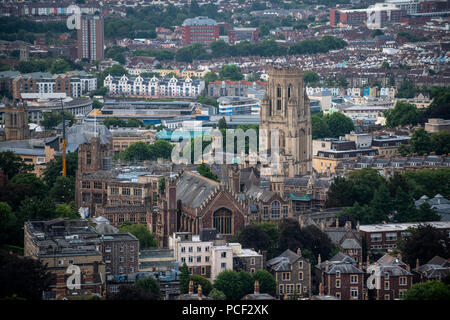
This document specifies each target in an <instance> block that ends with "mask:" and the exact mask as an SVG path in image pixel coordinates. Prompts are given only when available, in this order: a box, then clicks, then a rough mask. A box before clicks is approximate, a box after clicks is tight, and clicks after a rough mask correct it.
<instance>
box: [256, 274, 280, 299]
mask: <svg viewBox="0 0 450 320" xmlns="http://www.w3.org/2000/svg"><path fill="white" fill-rule="evenodd" d="M253 280H258V282H259V292H261V293H267V294H270V295H271V296H275V295H276V293H277V282H276V281H275V278H274V277H273V275H271V274H270V272H269V271H267V270H256V271H255V273H254V274H253Z"/></svg>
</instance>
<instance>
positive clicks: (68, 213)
mask: <svg viewBox="0 0 450 320" xmlns="http://www.w3.org/2000/svg"><path fill="white" fill-rule="evenodd" d="M55 215H56V217H59V218H69V219H79V218H80V215H79V214H78V211H77V208H76V206H75V203H74V202H72V203H71V204H70V205H69V204H65V203H63V204H59V205H58V206H57V207H56V209H55Z"/></svg>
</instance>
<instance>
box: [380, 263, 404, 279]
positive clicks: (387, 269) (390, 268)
mask: <svg viewBox="0 0 450 320" xmlns="http://www.w3.org/2000/svg"><path fill="white" fill-rule="evenodd" d="M380 272H382V273H383V274H385V273H388V274H389V275H390V276H411V275H412V273H411V272H409V271H408V270H406V269H404V268H402V267H400V266H398V265H394V264H380Z"/></svg>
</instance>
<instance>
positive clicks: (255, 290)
mask: <svg viewBox="0 0 450 320" xmlns="http://www.w3.org/2000/svg"><path fill="white" fill-rule="evenodd" d="M254 294H259V281H258V280H255V288H254Z"/></svg>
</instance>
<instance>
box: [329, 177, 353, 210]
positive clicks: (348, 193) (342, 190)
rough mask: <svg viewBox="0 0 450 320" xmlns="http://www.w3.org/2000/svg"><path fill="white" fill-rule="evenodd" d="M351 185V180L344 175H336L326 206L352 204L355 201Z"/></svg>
mask: <svg viewBox="0 0 450 320" xmlns="http://www.w3.org/2000/svg"><path fill="white" fill-rule="evenodd" d="M351 187H352V182H351V181H349V180H347V179H345V178H343V177H339V176H338V177H335V178H334V180H333V182H332V183H331V185H330V188H329V189H328V195H327V200H326V201H325V206H326V207H327V208H334V207H347V206H351V205H352V204H353V203H354V200H353V198H352V196H353V193H352V188H351Z"/></svg>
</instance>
